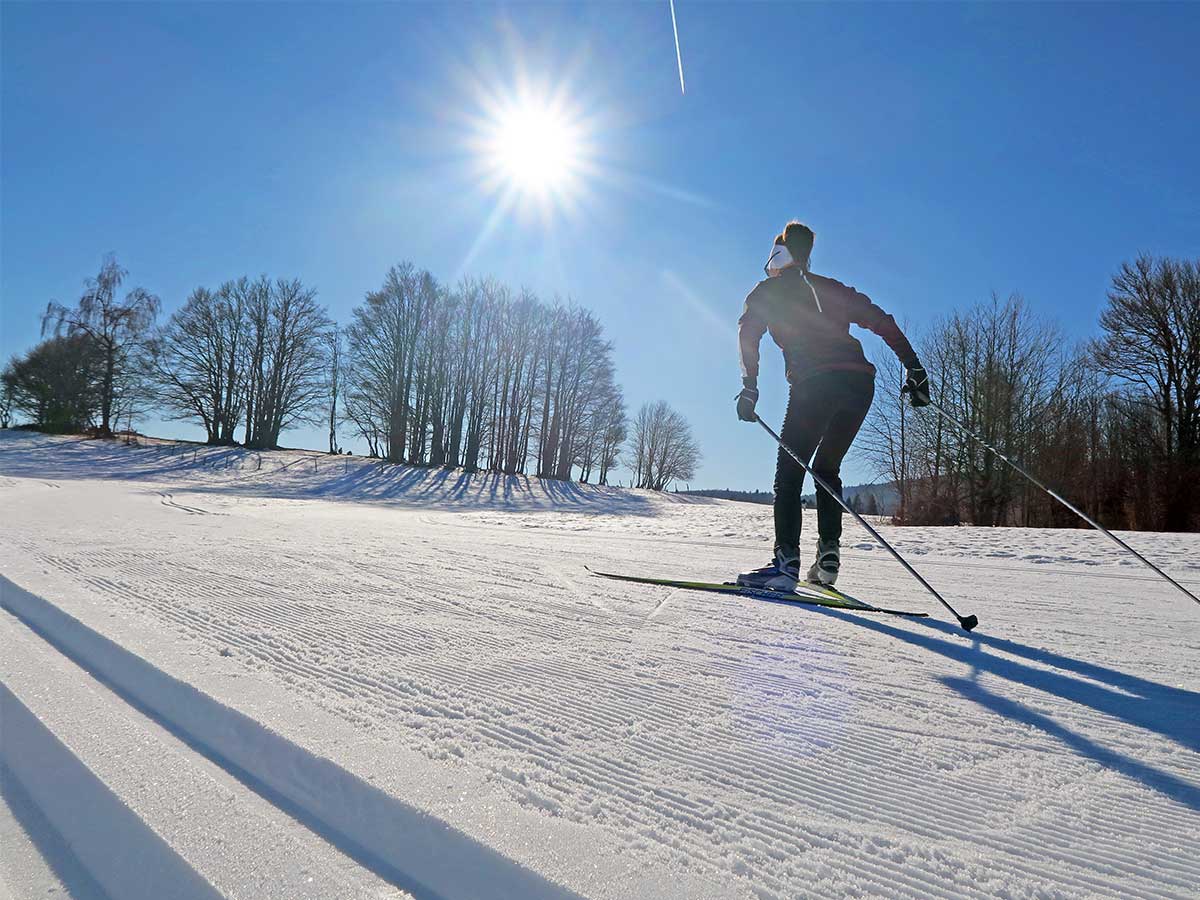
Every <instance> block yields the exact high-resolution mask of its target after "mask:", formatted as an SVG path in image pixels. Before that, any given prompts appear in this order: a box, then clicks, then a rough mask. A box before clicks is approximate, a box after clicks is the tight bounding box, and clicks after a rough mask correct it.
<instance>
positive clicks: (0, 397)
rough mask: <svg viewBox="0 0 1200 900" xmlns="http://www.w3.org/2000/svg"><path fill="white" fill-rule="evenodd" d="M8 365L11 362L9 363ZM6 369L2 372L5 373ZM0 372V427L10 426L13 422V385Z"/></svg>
mask: <svg viewBox="0 0 1200 900" xmlns="http://www.w3.org/2000/svg"><path fill="white" fill-rule="evenodd" d="M9 365H10V366H11V365H12V363H10V364H9ZM7 371H8V370H7V369H6V370H5V372H4V374H7ZM4 374H0V428H11V427H12V423H13V386H12V385H11V384H9V383H8V379H7V378H5V377H4Z"/></svg>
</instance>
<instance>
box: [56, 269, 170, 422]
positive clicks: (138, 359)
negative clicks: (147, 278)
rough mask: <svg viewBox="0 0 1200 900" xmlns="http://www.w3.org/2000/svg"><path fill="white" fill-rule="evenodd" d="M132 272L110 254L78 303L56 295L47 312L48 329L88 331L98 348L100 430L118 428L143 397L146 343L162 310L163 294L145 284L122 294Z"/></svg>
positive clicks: (87, 283)
mask: <svg viewBox="0 0 1200 900" xmlns="http://www.w3.org/2000/svg"><path fill="white" fill-rule="evenodd" d="M128 274H129V273H128V272H126V271H125V270H124V269H122V268H121V267H120V266H119V265H117V261H116V259H115V258H114V257H112V256H109V257H108V258H107V259H106V260H105V261H104V264H103V265H102V266H101V268H100V273H99V275H97V276H96V277H95V278H89V279H88V280H87V281H86V282H85V290H84V293H83V296H82V297H80V298H79V302H78V303H77V304H76V305H75V307H74V308H70V307H67V306H63V305H62V304H61V303H57V302H54V301H51V302H50V303H49V304H48V305H47V307H46V312H45V313H44V314H43V316H42V334H43V335H44V334H46V333H47V332H51V333H53V334H56V335H61V334H67V335H71V336H74V335H80V334H86V335H87V336H88V337H90V338H91V339H92V340H93V341H94V342H95V345H96V347H97V348H98V350H99V352H100V354H101V359H102V362H103V364H102V367H101V371H100V375H99V392H100V423H99V429H100V433H101V434H103V435H111V434H112V423H113V422H115V421H116V420H117V419H118V418H119V417H120V416H121V414H122V413H124V412H126V411H127V409H128V408H129V407H130V406H131V405H132V404H133V403H135V402H137V400H139V399H141V398H140V394H139V391H140V390H141V387H142V385H141V383H140V381H141V375H142V374H143V368H142V367H143V363H144V358H143V355H142V351H143V343H144V340H145V338H146V336H147V332H148V331H149V329H150V327H151V326H152V325H153V323H154V319H155V318H156V317H157V316H158V311H159V306H160V303H159V299H158V297H157V296H155V295H154V294H151V293H150V292H149V291H147V290H146V289H145V288H140V287H137V288H134V289H133V290H131V291H129V293H127V294H126V295H125V299H124V300H119V299H118V298H117V291H118V289H119V288H120V287H121V284H122V283H123V282H124V281H125V278H126V277H127V276H128Z"/></svg>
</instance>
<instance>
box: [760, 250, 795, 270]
mask: <svg viewBox="0 0 1200 900" xmlns="http://www.w3.org/2000/svg"><path fill="white" fill-rule="evenodd" d="M795 262H796V261H795V260H794V259H792V254H790V253H788V248H787V247H785V246H784V245H783V244H776V245H775V246H773V247H772V248H771V255H770V256H769V257H767V264H766V266H765V268H766V270H767V271H768V272H779V271H782V270H783V269H786V268H787V267H788V266H790V265H792V264H793V263H795Z"/></svg>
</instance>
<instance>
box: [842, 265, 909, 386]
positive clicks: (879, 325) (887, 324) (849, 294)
mask: <svg viewBox="0 0 1200 900" xmlns="http://www.w3.org/2000/svg"><path fill="white" fill-rule="evenodd" d="M842 288H843V290H845V292H846V308H847V310H849V312H850V321H851V322H853V323H854V324H855V325H858V326H861V327H862V328H866V329H867V330H868V331H871V332H874V333H875V334H877V335H879V336H880V337H881V338H883V342H884V343H885V344H887V345H888V347H890V348H891V350H892V352H893V353H895V354H896V356H897V358H898V359H899V360H900V362H901V363H903V364H904V368H906V369H914V368H919V367H920V365H921V362H920V360H918V359H917V354H916V351H914V350H913V348H912V344H910V343H909V342H908V338H906V337H905V336H904V332H903V331H901V330H900V326H899V325H897V324H896V320H895V319H894V318H892V316H891V314H890V313H887V312H885V311H884V310H883V309H882V308H881V307H878V306H876V305H875V304H874V303H872V302H871V298H870V297H868V296H867V295H866V294H864V293H862V291H856V290H855V289H854V288H852V287H849V286H847V285H842Z"/></svg>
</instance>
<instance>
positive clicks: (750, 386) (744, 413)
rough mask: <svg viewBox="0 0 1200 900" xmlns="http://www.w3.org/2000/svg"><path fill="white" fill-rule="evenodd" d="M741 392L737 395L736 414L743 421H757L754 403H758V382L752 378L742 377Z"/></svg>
mask: <svg viewBox="0 0 1200 900" xmlns="http://www.w3.org/2000/svg"><path fill="white" fill-rule="evenodd" d="M742 384H743V385H744V387H743V388H742V392H741V393H740V394H738V395H737V416H738V418H739V419H741V420H742V421H743V422H757V421H758V414H757V413H755V412H754V404H756V403H758V383H757V382H756V381H755V380H754V379H752V378H743V379H742Z"/></svg>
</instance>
